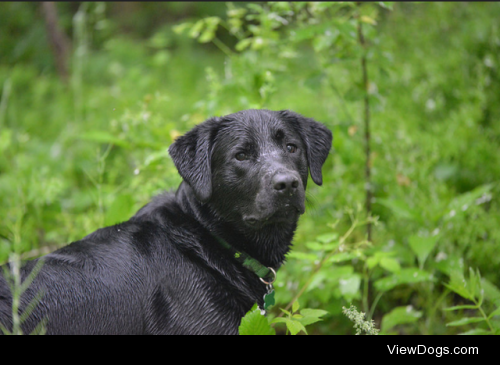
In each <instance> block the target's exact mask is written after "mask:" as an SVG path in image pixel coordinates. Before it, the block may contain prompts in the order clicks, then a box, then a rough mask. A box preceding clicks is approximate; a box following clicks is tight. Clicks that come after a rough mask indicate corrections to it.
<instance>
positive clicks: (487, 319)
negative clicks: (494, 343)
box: [445, 268, 500, 335]
mask: <svg viewBox="0 0 500 365" xmlns="http://www.w3.org/2000/svg"><path fill="white" fill-rule="evenodd" d="M445 286H446V287H447V288H448V289H450V290H451V291H452V292H454V293H456V294H458V295H459V296H461V297H462V298H464V299H466V300H468V301H470V302H472V303H473V304H472V305H471V304H464V305H455V306H452V307H448V308H446V309H445V310H446V311H465V313H470V312H471V311H477V312H478V313H479V315H480V316H475V317H470V316H464V317H462V318H460V319H458V320H454V321H452V322H449V323H447V324H446V325H447V326H449V327H459V326H465V325H468V324H480V323H481V324H485V326H486V328H480V327H477V328H475V329H472V330H469V331H466V332H463V333H461V334H463V335H485V334H486V335H488V334H489V335H498V334H500V323H499V322H498V321H493V318H494V317H495V316H500V306H498V303H497V306H496V309H494V310H492V311H491V313H490V314H489V315H487V314H486V312H485V308H484V304H485V303H484V299H485V291H484V289H483V284H482V281H481V274H480V273H479V270H475V271H474V270H473V269H472V268H469V278H468V279H466V278H465V277H464V276H463V274H462V273H461V272H459V271H454V272H453V273H452V275H451V278H450V282H449V283H448V284H445ZM497 290H498V289H497ZM494 308H495V307H494ZM465 313H464V314H465ZM471 314H472V313H471Z"/></svg>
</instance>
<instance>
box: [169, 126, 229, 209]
mask: <svg viewBox="0 0 500 365" xmlns="http://www.w3.org/2000/svg"><path fill="white" fill-rule="evenodd" d="M219 121H220V118H217V117H214V118H211V119H208V120H206V121H205V122H203V123H201V124H199V125H197V126H196V127H194V128H193V129H192V130H191V131H189V132H187V133H186V134H185V135H183V136H181V137H179V138H177V139H176V140H175V142H174V143H172V144H171V145H170V147H169V148H168V152H169V153H170V156H171V157H172V160H173V161H174V164H175V167H177V170H178V171H179V174H180V175H181V177H182V178H183V179H184V181H185V182H187V183H188V184H189V185H190V186H191V188H192V189H193V191H194V193H195V195H196V198H197V199H198V200H199V201H201V202H202V203H205V202H207V201H208V200H209V199H210V197H211V196H212V146H213V141H214V138H215V134H216V133H217V127H218V125H219Z"/></svg>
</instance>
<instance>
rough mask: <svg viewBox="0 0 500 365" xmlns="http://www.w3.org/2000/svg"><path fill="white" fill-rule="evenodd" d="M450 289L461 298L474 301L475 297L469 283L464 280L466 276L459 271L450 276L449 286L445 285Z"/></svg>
mask: <svg viewBox="0 0 500 365" xmlns="http://www.w3.org/2000/svg"><path fill="white" fill-rule="evenodd" d="M444 285H445V286H446V287H447V288H448V289H450V290H451V291H453V292H455V293H457V294H458V295H460V296H461V297H463V298H465V299H469V300H473V299H474V295H473V294H472V293H471V292H470V290H469V288H468V286H467V282H466V280H465V278H464V275H463V274H462V273H461V272H460V271H458V270H454V271H453V272H452V273H451V276H450V282H449V283H448V284H444Z"/></svg>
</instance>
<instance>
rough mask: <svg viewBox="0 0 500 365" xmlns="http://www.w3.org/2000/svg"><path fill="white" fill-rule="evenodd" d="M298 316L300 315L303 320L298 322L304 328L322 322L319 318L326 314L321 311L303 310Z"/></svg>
mask: <svg viewBox="0 0 500 365" xmlns="http://www.w3.org/2000/svg"><path fill="white" fill-rule="evenodd" d="M300 314H302V316H303V318H301V319H299V322H300V323H302V324H303V325H304V326H308V325H310V324H313V323H316V322H319V321H322V319H321V318H320V317H323V316H325V315H327V314H328V312H326V311H324V310H321V309H309V308H304V309H302V310H301V311H300Z"/></svg>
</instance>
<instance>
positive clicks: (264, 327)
mask: <svg viewBox="0 0 500 365" xmlns="http://www.w3.org/2000/svg"><path fill="white" fill-rule="evenodd" d="M238 331H239V333H240V335H241V336H272V335H276V331H275V330H274V328H272V327H271V325H270V324H269V321H268V320H267V318H266V317H265V316H263V315H262V314H261V313H260V309H259V308H258V307H257V304H255V305H254V306H253V308H252V309H251V310H250V311H249V312H248V313H247V314H246V315H245V317H243V318H242V319H241V324H240V327H239V328H238Z"/></svg>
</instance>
